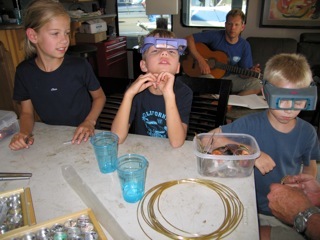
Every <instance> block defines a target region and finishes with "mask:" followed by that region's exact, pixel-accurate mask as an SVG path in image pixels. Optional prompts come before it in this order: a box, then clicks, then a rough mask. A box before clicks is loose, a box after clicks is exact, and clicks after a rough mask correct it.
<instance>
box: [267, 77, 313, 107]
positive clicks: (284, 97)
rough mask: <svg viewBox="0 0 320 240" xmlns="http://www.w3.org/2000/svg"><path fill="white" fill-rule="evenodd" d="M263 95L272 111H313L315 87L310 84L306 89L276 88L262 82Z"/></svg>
mask: <svg viewBox="0 0 320 240" xmlns="http://www.w3.org/2000/svg"><path fill="white" fill-rule="evenodd" d="M262 85H263V93H264V96H265V98H266V100H267V102H268V105H269V107H270V108H272V109H282V110H315V109H316V105H317V86H316V85H315V83H314V82H313V83H311V84H310V86H309V87H306V88H278V87H276V86H274V85H272V84H271V83H269V82H268V81H267V80H263V81H262Z"/></svg>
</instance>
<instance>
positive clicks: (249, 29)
mask: <svg viewBox="0 0 320 240" xmlns="http://www.w3.org/2000/svg"><path fill="white" fill-rule="evenodd" d="M248 1H249V5H248V16H247V25H246V29H245V30H244V32H243V33H242V36H243V37H244V38H247V37H249V36H254V37H289V38H294V39H296V40H297V41H299V37H300V34H301V33H303V32H320V29H290V28H260V27H259V22H260V13H261V4H262V1H257V0H248ZM179 4H180V7H181V1H180V3H179ZM202 30H203V28H186V27H183V26H182V25H181V23H180V14H179V15H176V16H174V17H173V31H174V32H175V34H176V35H177V36H178V37H185V36H187V35H189V34H192V33H196V32H199V31H202Z"/></svg>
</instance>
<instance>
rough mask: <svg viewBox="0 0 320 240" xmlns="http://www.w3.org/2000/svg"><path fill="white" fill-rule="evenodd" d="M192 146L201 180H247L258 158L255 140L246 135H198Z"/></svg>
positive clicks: (258, 151)
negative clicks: (215, 178) (220, 178)
mask: <svg viewBox="0 0 320 240" xmlns="http://www.w3.org/2000/svg"><path fill="white" fill-rule="evenodd" d="M193 146H194V154H195V155H196V158H197V168H198V172H199V174H201V175H203V176H211V177H247V176H249V175H250V174H251V173H252V170H253V166H254V161H255V159H256V158H258V157H259V156H260V148H259V146H258V144H257V142H256V140H255V138H253V137H252V136H250V135H248V134H234V133H218V134H212V133H200V134H197V136H195V137H194V139H193ZM224 154H226V155H224Z"/></svg>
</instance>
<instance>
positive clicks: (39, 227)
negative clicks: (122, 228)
mask: <svg viewBox="0 0 320 240" xmlns="http://www.w3.org/2000/svg"><path fill="white" fill-rule="evenodd" d="M81 216H87V217H89V219H90V220H89V222H90V223H92V225H93V231H94V232H96V233H97V236H98V239H99V240H107V237H106V235H105V234H104V232H103V230H102V228H101V226H100V224H99V222H98V220H97V219H96V217H95V215H94V214H93V212H92V210H91V209H90V208H88V209H84V210H82V211H79V212H76V213H72V214H69V215H65V216H63V217H58V218H54V219H51V220H48V221H46V222H44V223H39V224H36V225H33V226H29V227H26V228H23V229H21V230H19V229H17V230H15V231H12V232H11V234H8V235H7V236H5V238H1V237H0V238H1V239H6V240H12V239H35V236H36V235H37V234H39V232H40V231H43V230H44V229H52V228H53V227H54V226H56V225H57V224H59V225H62V226H66V223H69V222H71V221H73V222H74V221H76V222H78V219H79V218H80V217H81ZM67 229H68V228H67V227H66V229H65V230H64V232H65V233H66V234H70V233H69V231H68V230H67ZM52 235H53V234H52V233H51V237H52V239H55V238H54V237H53V236H52ZM33 237H34V238H33ZM50 239H51V238H50ZM83 239H87V238H86V237H83Z"/></svg>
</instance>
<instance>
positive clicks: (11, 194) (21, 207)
mask: <svg viewBox="0 0 320 240" xmlns="http://www.w3.org/2000/svg"><path fill="white" fill-rule="evenodd" d="M12 198H16V199H18V201H19V204H17V205H15V206H14V207H12V206H11V207H10V209H9V208H8V209H7V210H6V209H5V205H4V204H3V203H4V202H5V201H6V199H12ZM0 201H1V202H2V205H1V206H0V209H1V213H2V214H3V215H6V216H2V221H1V222H2V223H3V224H0V225H1V227H2V229H1V233H0V239H4V238H5V236H7V235H9V234H11V233H12V232H15V231H20V230H22V229H26V228H27V227H28V226H30V225H34V224H36V217H35V213H34V208H33V203H32V197H31V192H30V188H20V189H16V190H13V191H7V192H2V193H0ZM10 202H11V205H13V204H12V202H13V201H11V200H10ZM10 214H11V216H13V214H16V216H17V215H18V216H19V217H18V218H13V217H12V219H14V221H16V223H15V224H9V223H8V218H9V217H10ZM20 214H21V215H22V216H21V215H20ZM21 217H22V218H21ZM0 218H1V217H0ZM5 227H8V228H5Z"/></svg>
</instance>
